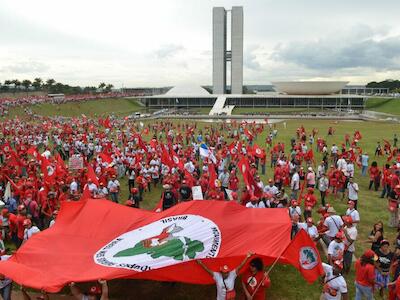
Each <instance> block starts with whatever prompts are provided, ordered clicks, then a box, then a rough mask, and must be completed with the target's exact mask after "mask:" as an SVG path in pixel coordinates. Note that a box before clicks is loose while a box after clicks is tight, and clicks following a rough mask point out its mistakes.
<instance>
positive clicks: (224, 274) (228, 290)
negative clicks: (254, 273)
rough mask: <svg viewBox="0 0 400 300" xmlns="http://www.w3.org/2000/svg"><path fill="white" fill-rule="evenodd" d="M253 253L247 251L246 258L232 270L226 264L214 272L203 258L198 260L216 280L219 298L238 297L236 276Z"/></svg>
mask: <svg viewBox="0 0 400 300" xmlns="http://www.w3.org/2000/svg"><path fill="white" fill-rule="evenodd" d="M252 255H253V253H251V252H249V253H247V255H246V257H245V259H244V260H243V261H242V262H241V263H240V265H239V266H237V267H236V268H235V269H233V270H231V269H230V268H229V266H227V265H224V266H222V267H221V268H220V271H219V272H213V271H212V270H210V269H209V268H208V267H207V266H206V265H205V264H204V263H203V262H202V261H201V260H199V259H198V260H196V262H197V263H198V264H199V266H201V267H202V268H203V269H204V270H205V271H206V272H207V273H208V274H210V275H211V276H212V277H213V279H214V280H215V284H216V287H217V300H232V299H236V292H235V280H236V277H237V275H238V274H239V272H240V270H241V269H242V268H243V267H244V265H245V264H246V263H247V261H248V260H249V258H250V257H251V256H252Z"/></svg>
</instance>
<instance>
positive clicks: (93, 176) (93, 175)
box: [86, 164, 99, 186]
mask: <svg viewBox="0 0 400 300" xmlns="http://www.w3.org/2000/svg"><path fill="white" fill-rule="evenodd" d="M86 176H87V178H88V179H89V178H90V179H91V180H92V182H93V183H94V184H95V185H97V186H99V181H98V180H97V176H96V173H95V172H94V170H93V167H92V165H91V164H88V165H87V174H86Z"/></svg>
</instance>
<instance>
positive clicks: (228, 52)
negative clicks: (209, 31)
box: [213, 6, 243, 94]
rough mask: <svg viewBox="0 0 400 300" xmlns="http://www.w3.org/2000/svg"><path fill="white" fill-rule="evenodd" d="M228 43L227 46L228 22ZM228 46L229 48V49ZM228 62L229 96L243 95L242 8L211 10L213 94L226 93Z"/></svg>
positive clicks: (217, 8)
mask: <svg viewBox="0 0 400 300" xmlns="http://www.w3.org/2000/svg"><path fill="white" fill-rule="evenodd" d="M229 17H230V21H231V27H230V36H231V38H230V42H231V45H228V29H229V28H228V26H227V25H228V20H229ZM229 46H230V47H229ZM228 62H230V66H231V72H230V79H231V84H230V86H231V94H242V93H243V7H241V6H233V7H232V9H231V10H226V9H225V8H223V7H214V8H213V94H226V93H227V64H228Z"/></svg>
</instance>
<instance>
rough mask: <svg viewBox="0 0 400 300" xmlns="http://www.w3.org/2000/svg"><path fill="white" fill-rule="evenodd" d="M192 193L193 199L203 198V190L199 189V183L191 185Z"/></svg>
mask: <svg viewBox="0 0 400 300" xmlns="http://www.w3.org/2000/svg"><path fill="white" fill-rule="evenodd" d="M192 195H193V200H204V198H203V192H202V191H201V186H199V185H196V186H192Z"/></svg>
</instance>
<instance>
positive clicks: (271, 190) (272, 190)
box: [264, 178, 279, 196]
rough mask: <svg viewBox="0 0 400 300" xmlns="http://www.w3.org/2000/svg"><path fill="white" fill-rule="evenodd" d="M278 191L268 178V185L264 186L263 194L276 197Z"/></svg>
mask: <svg viewBox="0 0 400 300" xmlns="http://www.w3.org/2000/svg"><path fill="white" fill-rule="evenodd" d="M278 192H279V190H278V188H277V187H276V186H275V184H274V181H273V180H272V179H271V178H270V179H268V185H266V186H264V193H268V194H271V195H273V196H276V194H278Z"/></svg>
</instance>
